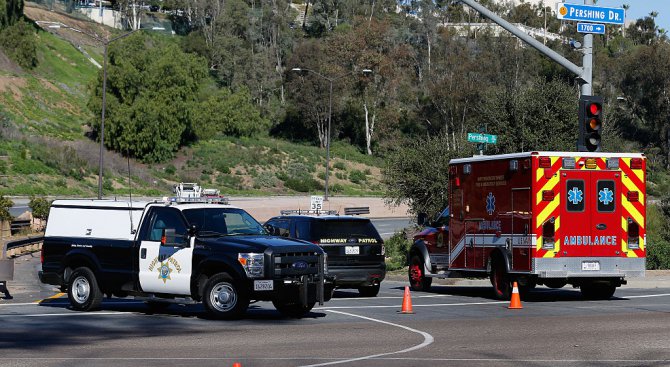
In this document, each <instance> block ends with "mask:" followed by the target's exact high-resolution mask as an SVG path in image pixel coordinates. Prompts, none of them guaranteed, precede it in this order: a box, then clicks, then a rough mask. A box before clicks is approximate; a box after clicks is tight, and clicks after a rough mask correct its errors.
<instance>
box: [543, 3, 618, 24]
mask: <svg viewBox="0 0 670 367" xmlns="http://www.w3.org/2000/svg"><path fill="white" fill-rule="evenodd" d="M556 6H557V7H558V11H557V12H556V16H557V17H558V19H562V20H577V21H582V22H593V23H608V24H616V25H624V21H625V19H626V11H625V10H624V9H623V8H603V7H600V6H593V5H581V4H570V3H558V4H556Z"/></svg>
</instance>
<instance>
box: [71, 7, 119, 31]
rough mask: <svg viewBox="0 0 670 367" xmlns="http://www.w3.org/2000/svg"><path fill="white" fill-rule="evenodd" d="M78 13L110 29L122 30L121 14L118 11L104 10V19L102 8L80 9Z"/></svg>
mask: <svg viewBox="0 0 670 367" xmlns="http://www.w3.org/2000/svg"><path fill="white" fill-rule="evenodd" d="M77 11H78V12H80V13H82V14H84V15H85V16H87V17H89V18H90V19H91V20H93V21H94V22H96V23H102V24H104V25H106V26H108V27H113V28H116V29H122V25H121V13H119V12H118V11H116V10H112V9H105V8H102V17H101V16H100V8H79V9H77Z"/></svg>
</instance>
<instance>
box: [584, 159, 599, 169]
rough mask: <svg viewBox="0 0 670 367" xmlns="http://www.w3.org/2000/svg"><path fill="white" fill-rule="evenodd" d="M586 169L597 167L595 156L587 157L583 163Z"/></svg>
mask: <svg viewBox="0 0 670 367" xmlns="http://www.w3.org/2000/svg"><path fill="white" fill-rule="evenodd" d="M584 166H585V167H586V169H596V168H598V162H597V161H596V159H595V158H587V159H586V163H585V164H584Z"/></svg>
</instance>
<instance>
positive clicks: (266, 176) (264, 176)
mask: <svg viewBox="0 0 670 367" xmlns="http://www.w3.org/2000/svg"><path fill="white" fill-rule="evenodd" d="M277 181H278V180H277V177H275V175H274V174H272V173H271V172H261V173H260V174H259V175H258V176H256V177H254V188H257V189H259V188H262V187H275V186H277Z"/></svg>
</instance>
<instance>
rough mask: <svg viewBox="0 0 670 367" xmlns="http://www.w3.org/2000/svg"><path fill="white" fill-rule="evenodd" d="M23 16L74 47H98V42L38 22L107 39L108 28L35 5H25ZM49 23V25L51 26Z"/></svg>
mask: <svg viewBox="0 0 670 367" xmlns="http://www.w3.org/2000/svg"><path fill="white" fill-rule="evenodd" d="M23 11H24V13H25V15H26V16H27V17H28V18H30V19H32V20H34V21H35V22H37V24H38V25H39V26H40V27H42V29H44V30H45V31H48V32H51V33H54V34H57V35H58V36H59V37H61V38H63V39H65V40H67V41H68V42H70V43H72V44H75V45H80V46H84V45H88V46H100V42H98V41H96V40H95V39H93V38H92V37H90V36H87V35H86V34H83V33H80V32H76V31H73V30H72V29H67V28H49V24H40V22H52V23H61V24H64V25H66V26H67V27H71V28H75V29H78V30H80V31H83V32H85V33H89V34H92V35H96V36H97V37H99V38H109V36H110V34H111V33H110V30H109V28H107V27H105V26H102V25H100V24H98V23H95V22H93V21H90V20H85V19H79V18H76V17H73V16H71V15H68V14H65V13H61V12H59V11H57V9H54V11H51V10H48V9H45V8H42V7H40V6H39V5H37V4H31V3H26V4H25V8H24V10H23ZM52 23H50V24H52Z"/></svg>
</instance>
